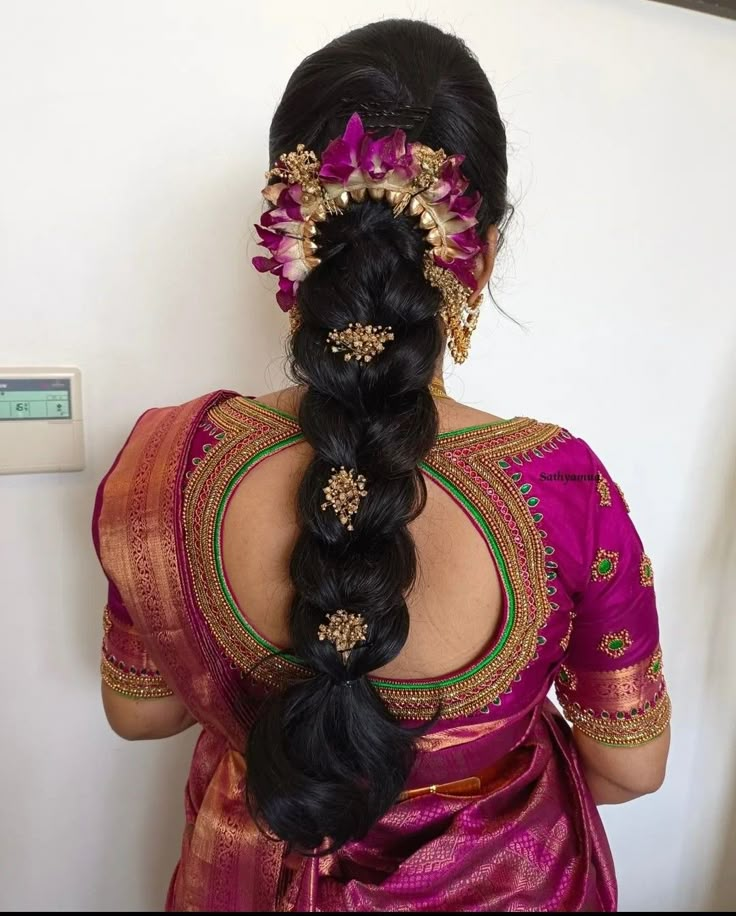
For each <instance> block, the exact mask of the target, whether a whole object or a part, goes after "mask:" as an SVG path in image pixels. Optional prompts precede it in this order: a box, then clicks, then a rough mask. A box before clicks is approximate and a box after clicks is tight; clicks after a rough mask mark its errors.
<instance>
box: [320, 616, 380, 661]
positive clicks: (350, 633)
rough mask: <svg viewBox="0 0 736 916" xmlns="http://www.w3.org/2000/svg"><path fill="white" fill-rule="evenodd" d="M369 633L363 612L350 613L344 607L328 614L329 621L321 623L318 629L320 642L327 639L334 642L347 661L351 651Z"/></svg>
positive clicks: (343, 658)
mask: <svg viewBox="0 0 736 916" xmlns="http://www.w3.org/2000/svg"><path fill="white" fill-rule="evenodd" d="M367 635H368V624H367V623H366V622H365V620H364V619H363V615H362V614H350V613H348V612H347V611H345V610H342V608H341V609H340V610H339V611H335V613H334V614H328V615H327V623H321V624H320V625H319V629H318V630H317V636H318V638H319V640H320V642H322V641H324V640H325V639H326V640H328V641H329V642H331V643H332V645H333V646H334V647H335V649H336V650H337V651H338V652H340V653H341V654H342V660H343V662H347V660H348V656H349V655H350V652H351V651H352V650H353V649H354V648H355V647H356V646H357V645H358V643H359V642H364V641H365V639H366V637H367Z"/></svg>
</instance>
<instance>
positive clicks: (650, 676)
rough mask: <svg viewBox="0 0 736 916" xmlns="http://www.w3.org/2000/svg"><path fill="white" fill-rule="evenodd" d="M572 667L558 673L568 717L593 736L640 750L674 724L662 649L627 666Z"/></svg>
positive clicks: (560, 689)
mask: <svg viewBox="0 0 736 916" xmlns="http://www.w3.org/2000/svg"><path fill="white" fill-rule="evenodd" d="M568 665H569V663H568V664H567V665H563V666H562V669H561V670H560V672H558V675H557V680H556V681H555V688H556V691H557V698H558V699H559V701H560V705H561V706H562V709H563V712H564V713H565V717H566V718H567V719H569V720H570V722H572V724H573V725H574V726H576V727H577V728H579V729H580V731H581V732H582V733H583V734H585V735H587V736H588V737H589V738H593V739H594V740H595V741H600V742H601V743H603V744H609V745H612V746H615V747H635V746H637V745H639V744H646V742H648V741H651V740H653V739H654V738H657V737H659V735H661V734H662V733H663V732H664V730H665V729H666V728H667V726H668V725H669V723H670V719H671V717H672V704H671V702H670V698H669V694H668V693H667V685H666V683H665V680H664V677H663V670H662V650H661V648H660V646H659V645H657V646H656V647H655V649H654V651H653V652H650V653H649V654H647V655H646V656H645V657H644V658H642V659H640V660H639V661H638V662H636V663H635V664H633V665H628V666H627V667H626V668H617V669H614V670H612V671H583V670H580V669H578V668H572V666H569V667H568ZM563 669H564V670H563Z"/></svg>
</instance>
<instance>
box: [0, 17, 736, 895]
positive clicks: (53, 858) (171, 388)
mask: <svg viewBox="0 0 736 916" xmlns="http://www.w3.org/2000/svg"><path fill="white" fill-rule="evenodd" d="M387 15H415V16H427V17H428V18H430V19H432V20H434V21H436V22H437V23H438V24H441V25H446V26H450V27H452V28H454V29H456V30H457V31H458V32H459V33H460V34H461V35H465V36H467V37H468V39H469V40H470V41H471V43H472V46H473V47H474V48H475V50H476V51H477V52H478V54H479V56H480V58H481V60H482V62H483V64H484V65H485V66H486V67H487V69H488V71H489V73H490V75H491V78H492V80H493V81H494V84H495V86H496V89H497V91H498V95H499V98H500V103H501V108H502V111H503V113H504V116H505V118H506V119H507V120H508V123H509V127H510V140H511V144H512V149H511V162H512V172H513V186H514V189H515V192H516V194H517V197H518V216H517V221H516V224H515V226H514V228H513V229H512V231H511V232H510V237H509V248H508V253H507V256H506V257H505V258H504V259H503V262H502V263H501V265H500V273H501V276H500V282H499V285H498V287H497V298H498V300H499V302H500V303H501V304H502V305H503V307H504V308H505V309H507V310H508V311H510V312H511V313H512V314H513V315H514V316H515V317H517V318H518V319H519V320H520V321H522V322H523V323H525V325H526V330H523V331H522V330H520V329H519V328H517V327H516V326H515V325H513V324H511V323H509V322H507V321H505V320H503V319H501V318H499V317H498V316H497V315H494V314H493V312H492V310H491V309H488V308H487V309H486V314H485V315H484V317H483V319H482V322H481V327H480V330H479V331H478V334H477V339H476V341H475V342H474V349H473V358H472V359H471V361H470V362H469V364H468V365H467V366H466V367H465V368H463V369H462V371H457V370H456V371H455V372H454V374H453V382H452V390H453V392H454V393H455V394H457V395H459V396H464V397H466V398H467V399H468V400H469V401H471V402H473V403H475V404H478V405H482V406H483V407H485V408H487V409H490V410H493V411H495V412H497V413H501V414H505V415H511V414H519V413H527V414H531V415H535V416H539V417H542V418H546V419H554V420H558V421H560V422H563V423H565V424H567V425H568V426H569V427H570V428H571V429H572V430H574V431H575V432H577V433H578V434H581V435H584V436H585V437H587V438H588V439H589V440H590V441H591V442H592V444H593V445H594V447H595V448H596V449H597V450H598V451H599V452H600V453H601V454H602V455H603V457H604V460H605V461H606V463H607V464H608V465H609V467H610V468H611V469H612V471H613V472H614V473H615V475H616V476H617V477H618V479H619V481H620V482H621V483H622V484H623V486H624V488H625V490H626V492H627V495H628V497H629V501H630V502H631V503H632V505H633V507H634V518H635V520H636V522H637V524H638V526H639V528H640V530H641V532H642V535H643V537H644V539H645V542H646V544H647V545H648V548H649V552H650V554H651V555H652V557H653V558H654V562H655V568H656V573H657V584H658V592H659V597H660V601H661V610H662V629H663V642H664V644H665V648H666V654H667V659H668V669H669V679H670V683H671V688H672V693H673V695H674V702H675V714H676V719H675V738H674V746H673V753H672V763H671V771H670V777H669V781H668V783H667V785H666V787H665V788H664V789H663V790H662V792H661V793H660V794H659V795H657V796H655V797H653V798H650V799H645V800H642V801H639V802H636V803H634V804H632V805H630V806H624V807H623V808H620V809H616V810H610V811H607V812H606V814H605V819H606V823H607V825H608V827H609V829H610V836H611V841H612V845H613V847H614V852H615V855H616V859H617V861H618V868H619V875H620V883H621V902H622V908H624V909H636V908H643V909H650V910H661V909H670V908H672V909H686V908H689V907H695V908H698V907H704V906H705V905H706V904H708V903H710V905H715V901H716V897H717V895H718V884H717V883H716V877H715V871H714V870H715V869H716V868H717V866H718V851H719V850H720V849H721V848H722V846H723V839H722V836H723V831H725V830H726V828H727V818H726V816H725V812H726V811H728V810H731V809H732V808H733V807H734V806H736V796H734V792H736V780H734V776H733V771H732V769H731V766H730V760H731V758H730V757H729V753H728V752H729V751H731V750H732V748H733V746H734V737H735V736H734V734H733V733H731V734H730V735H724V731H723V729H724V728H725V727H726V724H727V723H729V722H733V721H734V718H736V717H734V715H733V712H734V708H733V706H734V703H733V701H734V694H736V691H735V690H734V687H736V682H735V681H734V676H733V665H732V664H731V667H730V669H729V664H730V653H729V651H728V647H729V645H733V641H734V640H733V637H734V636H735V635H736V633H735V632H734V627H733V621H732V619H729V618H732V616H733V614H732V612H733V599H732V597H731V594H732V592H731V591H730V590H729V586H728V582H727V581H726V579H725V577H724V573H725V570H726V568H728V567H730V568H733V566H734V563H733V560H734V548H733V544H734V527H735V526H734V520H733V517H732V511H733V509H732V507H733V504H734V497H733V494H734V484H736V471H735V470H734V469H735V468H736V430H735V425H736V424H735V423H734V414H733V408H734V406H735V403H734V395H733V394H732V389H733V387H734V369H733V354H734V339H735V337H736V312H735V311H734V308H733V303H734V280H733V249H734V244H733V243H734V231H733V204H734V191H736V182H735V179H734V172H733V162H734V157H735V155H736V134H735V127H734V118H733V113H734V110H736V23H735V22H729V21H726V20H721V19H716V18H713V17H709V16H706V15H702V14H695V13H690V12H686V11H683V10H677V9H672V8H668V7H665V6H662V5H660V4H656V3H651V2H647V0H557V2H555V3H552V2H550V0H477V2H469V0H454V2H453V3H452V4H448V3H446V2H444V0H442V2H439V0H434V2H428V0H419V2H416V0H393V2H390V0H374V2H373V3H372V4H365V3H358V2H357V0H312V2H311V3H309V4H307V5H305V4H304V3H301V2H295V0H280V2H279V3H277V4H256V3H251V2H248V0H239V2H236V0H176V2H175V0H145V2H144V0H126V2H123V0H118V2H112V0H95V2H93V0H86V2H85V0H63V2H60V0H57V2H52V0H0V125H2V141H1V142H0V232H1V233H2V245H1V246H0V319H1V320H0V365H6V364H8V365H19V364H28V363H30V364H57V363H61V364H65V363H68V364H75V365H79V366H80V367H81V369H82V372H83V382H84V396H85V419H86V424H87V425H86V430H87V446H88V468H87V470H86V471H85V472H84V473H81V474H68V475H56V476H54V475H48V476H39V477H6V478H0V521H1V523H0V558H1V562H0V612H1V613H2V637H3V652H2V664H0V684H1V685H2V688H3V696H4V698H5V699H4V702H3V705H2V719H1V724H2V753H0V793H1V797H2V802H1V808H2V822H3V829H2V830H1V831H0V907H2V908H13V907H17V908H21V909H24V910H29V909H33V908H46V909H48V908H50V909H73V908H82V909H92V908H98V907H99V908H101V909H106V910H113V909H128V910H130V909H136V910H142V909H147V908H157V907H159V906H160V905H161V904H162V901H163V897H164V892H165V887H166V884H167V881H168V877H169V873H170V870H171V868H172V866H173V864H174V862H175V860H176V856H177V846H178V842H179V834H180V829H181V823H182V813H181V811H182V794H183V782H184V778H185V771H186V768H187V763H188V755H189V752H190V748H191V744H192V737H193V736H185V737H183V738H181V739H176V740H171V741H167V742H161V743H157V744H151V745H126V744H125V743H124V742H122V741H121V740H119V739H117V738H116V737H115V736H113V735H112V733H110V732H109V731H108V729H107V727H106V725H105V723H104V720H103V716H102V712H101V709H100V706H99V701H98V674H97V651H98V644H99V640H100V635H101V634H100V630H101V627H100V613H101V606H102V602H103V580H102V577H101V575H100V572H99V570H98V568H97V565H96V561H95V558H94V556H93V553H92V548H91V544H90V539H89V536H88V523H89V516H90V513H91V506H92V498H93V493H94V489H95V486H96V483H97V481H98V479H99V478H100V476H101V475H102V473H103V472H104V470H105V469H106V468H107V466H108V464H109V463H110V461H111V459H112V457H113V455H114V453H115V451H116V449H117V448H118V446H119V445H120V443H121V440H122V437H123V436H124V435H125V434H126V432H127V431H128V429H129V427H130V425H131V423H132V422H133V420H134V419H135V417H136V416H137V415H138V414H139V413H140V412H141V411H142V410H143V409H144V408H146V407H147V406H150V405H155V404H168V403H174V402H180V401H183V400H185V399H187V398H189V397H191V396H193V395H195V394H197V393H200V392H203V391H206V390H210V389H213V388H216V387H235V388H239V389H241V390H243V391H247V392H257V391H263V390H264V389H267V388H269V387H271V386H276V385H278V384H279V382H280V380H281V375H280V362H279V360H280V341H279V337H280V335H282V334H283V333H284V330H285V327H284V322H283V321H282V319H281V316H280V313H279V311H278V309H277V308H276V306H275V304H274V302H273V299H272V294H271V291H270V290H271V287H270V283H269V282H268V281H266V280H264V279H263V278H262V277H259V276H258V275H256V274H255V273H254V272H253V271H252V270H251V268H250V266H249V262H248V255H249V254H252V249H253V242H252V240H251V232H250V224H251V223H252V222H253V220H254V219H255V217H256V215H257V213H258V210H259V199H258V191H259V189H260V187H261V185H262V179H263V170H264V168H265V166H266V164H267V163H266V132H267V126H268V121H269V116H270V113H271V112H272V110H273V107H274V105H275V103H276V100H277V98H278V95H279V92H280V90H281V89H282V88H283V86H284V84H285V81H286V78H287V76H288V74H289V72H290V70H291V69H292V68H293V66H294V65H295V64H296V63H297V62H298V61H299V60H300V59H301V57H302V56H303V55H305V54H306V53H308V52H309V51H311V50H313V49H314V48H316V47H317V46H319V45H320V44H322V43H323V42H324V41H326V40H327V39H329V38H330V37H332V36H334V35H335V34H337V33H339V32H340V31H343V30H345V29H346V28H348V27H350V26H352V25H355V24H359V23H361V22H363V21H365V19H366V17H367V16H372V17H379V16H387ZM729 626H730V629H731V631H730V634H729V632H728V627H729ZM729 639H730V642H729ZM718 646H720V654H718V653H717V652H715V651H714V650H715V648H716V647H718ZM724 647H725V649H724ZM706 668H707V677H706V676H704V669H706ZM729 703H730V704H731V705H730V707H729ZM734 823H736V811H734V816H733V818H732V820H731V822H730V824H731V827H730V829H731V830H733V824H734ZM714 888H715V890H714ZM714 895H715V896H714ZM722 902H724V901H722ZM730 902H731V904H732V906H733V905H734V904H735V903H736V900H734V899H733V898H731V901H730Z"/></svg>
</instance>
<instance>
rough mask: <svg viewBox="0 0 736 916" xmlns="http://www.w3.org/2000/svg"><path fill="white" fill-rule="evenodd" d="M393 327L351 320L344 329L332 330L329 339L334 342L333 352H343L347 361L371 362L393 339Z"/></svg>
mask: <svg viewBox="0 0 736 916" xmlns="http://www.w3.org/2000/svg"><path fill="white" fill-rule="evenodd" d="M393 339H394V335H393V329H392V328H391V327H387V328H384V327H383V325H381V324H360V322H358V321H356V322H352V321H351V322H350V324H349V325H348V326H347V327H346V328H345V329H344V330H342V331H339V330H337V328H335V329H334V330H332V331H330V333H329V334H328V335H327V340H328V342H329V343H331V344H332V352H333V353H343V354H344V358H345V362H346V363H349V362H350V360H351V359H354V360H355V361H356V363H359V362H360V361H361V360H362V361H363V362H364V363H369V362H370V361H371V360H372V359H373V357H374V356H378V354H379V353H383V351H384V349H385V347H386V344H387V343H388V341H389V340H393Z"/></svg>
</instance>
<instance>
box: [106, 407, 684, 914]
mask: <svg viewBox="0 0 736 916" xmlns="http://www.w3.org/2000/svg"><path fill="white" fill-rule="evenodd" d="M298 441H301V433H300V430H299V427H298V425H297V423H296V420H295V419H294V418H293V417H290V416H288V415H285V414H283V413H280V412H279V411H276V410H274V409H272V408H268V407H266V406H264V405H261V404H258V403H257V402H255V401H252V400H250V399H247V398H243V397H239V396H235V395H232V394H231V393H228V392H216V393H214V394H212V395H208V396H205V397H202V398H199V399H197V400H195V401H192V402H190V403H188V404H185V405H182V406H181V407H175V408H164V409H154V410H151V411H148V412H147V413H146V414H144V415H143V417H141V419H140V420H139V421H138V423H137V424H136V426H135V428H134V430H133V432H132V433H131V435H130V437H129V439H128V441H127V443H126V444H125V446H124V448H123V450H122V451H121V453H120V455H119V456H118V458H117V460H116V462H115V464H114V465H113V467H112V469H111V470H110V472H109V473H108V474H107V476H106V477H105V479H104V480H103V482H102V484H101V485H100V489H99V493H98V498H97V503H96V507H95V516H94V522H93V533H94V539H95V544H96V547H97V550H98V553H99V556H100V560H101V563H102V566H103V569H104V571H105V573H106V575H107V578H108V580H109V594H108V602H107V607H106V609H105V635H104V641H103V657H102V674H103V678H104V680H105V682H106V683H107V684H108V685H109V686H111V687H112V688H113V689H115V690H117V691H119V692H120V693H122V694H124V695H126V696H133V697H139V698H141V699H145V698H148V697H161V696H166V695H168V694H170V693H176V694H177V695H178V696H179V697H180V698H181V699H182V700H183V701H184V702H185V704H186V705H187V707H188V708H189V710H190V711H191V712H192V714H193V715H194V716H195V717H196V718H197V720H198V721H199V722H200V723H201V725H202V733H201V736H200V739H199V742H198V744H197V747H196V750H195V753H194V758H193V761H192V767H191V772H190V777H189V780H188V784H187V790H186V815H187V826H186V830H185V834H184V839H183V844H182V854H181V859H180V862H179V865H178V867H177V870H176V872H175V874H174V877H173V879H172V882H171V888H170V892H169V898H168V901H167V908H168V909H169V910H176V911H183V910H195V911H210V912H212V911H272V910H277V911H287V912H294V911H296V912H311V911H344V910H357V911H362V910H366V911H368V910H378V911H403V910H425V911H430V912H439V911H476V910H478V911H488V910H497V911H514V910H518V911H560V912H572V911H613V910H615V909H616V881H615V875H614V869H613V863H612V860H611V855H610V850H609V848H608V843H607V841H606V837H605V834H604V831H603V828H602V824H601V821H600V818H599V816H598V812H597V810H596V808H595V806H594V804H593V802H592V799H591V797H590V793H589V790H588V788H587V786H586V783H585V780H584V777H583V775H582V772H581V769H580V766H579V763H578V759H577V756H576V753H575V749H574V746H573V743H572V740H571V732H570V728H569V726H568V725H567V723H566V722H565V721H564V720H563V718H562V717H561V716H560V714H559V713H558V712H557V711H556V709H555V707H554V706H553V705H552V704H551V703H550V702H549V700H548V699H547V693H548V692H549V690H550V688H551V687H552V685H553V684H554V685H555V687H556V689H557V695H558V699H559V701H560V704H561V706H562V708H563V710H564V711H565V714H566V716H567V718H568V719H570V720H571V721H572V722H573V723H574V724H575V726H576V727H578V728H579V729H580V730H581V731H583V732H584V733H585V734H587V735H589V736H590V737H592V738H594V739H596V740H599V741H603V742H605V743H607V744H613V745H620V746H631V745H636V744H639V743H642V742H644V741H647V740H650V739H651V738H653V737H655V736H656V735H658V734H660V733H661V732H662V731H663V730H664V729H665V728H666V726H667V723H668V721H669V715H670V705H669V699H668V696H667V692H666V687H665V684H664V680H663V675H662V661H661V652H660V650H659V645H658V626H657V616H656V606H655V600H654V589H653V576H652V569H651V562H650V561H649V559H648V557H647V556H646V554H645V553H644V551H643V549H642V546H641V542H640V540H639V538H638V535H637V533H636V530H635V529H634V527H633V525H632V523H631V520H630V518H629V515H628V507H627V506H626V503H625V501H624V499H623V495H622V494H621V493H620V491H619V490H618V488H617V487H616V485H615V484H613V482H612V481H611V479H610V476H609V475H608V472H607V471H606V470H605V468H604V467H603V465H602V464H601V463H600V461H599V460H598V458H597V457H596V456H595V455H594V454H593V453H592V452H591V450H590V449H589V447H588V446H587V445H586V444H585V443H584V442H583V441H582V440H580V439H576V438H575V437H573V436H572V435H571V434H570V433H568V432H567V431H566V430H564V429H561V428H560V427H559V426H555V425H553V424H544V423H538V422H537V421H534V420H529V419H526V418H516V419H514V420H511V421H507V422H505V423H500V424H495V425H492V426H481V427H472V428H469V429H466V430H459V431H457V432H454V433H446V434H442V435H441V436H440V437H438V440H437V445H436V447H435V449H434V450H433V451H432V453H431V454H430V455H429V456H428V458H427V461H426V462H425V463H424V464H423V465H422V470H423V472H424V473H425V474H426V476H427V479H428V480H430V481H432V482H433V483H434V484H436V485H437V486H440V487H442V488H444V489H445V490H446V492H447V493H448V494H450V495H451V496H452V497H453V498H454V499H456V500H457V502H458V504H459V505H460V506H462V508H463V509H464V510H465V512H466V513H467V516H468V519H469V521H470V522H471V523H472V524H474V525H475V526H476V528H477V529H478V533H479V536H481V537H483V538H484V539H485V540H486V542H487V544H488V550H489V561H490V562H493V563H494V564H495V566H496V569H497V571H498V575H499V578H500V581H501V583H502V586H503V590H504V595H505V609H504V616H503V619H502V621H501V625H500V628H499V632H498V633H497V634H496V636H495V638H494V640H493V642H492V644H491V645H490V646H489V647H488V648H487V650H486V651H485V652H484V653H483V655H482V656H481V657H480V658H479V659H478V660H477V661H476V662H475V663H474V664H473V665H471V666H469V667H468V668H467V669H464V670H462V671H458V672H453V673H452V674H450V675H447V676H445V677H443V678H435V679H432V680H430V681H427V682H417V681H391V680H388V681H380V680H375V681H374V686H375V687H376V689H377V690H378V691H379V693H380V694H381V696H382V698H383V700H384V702H385V703H386V704H387V706H388V707H389V708H390V709H391V710H392V712H394V714H395V715H397V716H398V717H399V718H401V719H402V720H404V721H406V722H407V724H417V723H423V722H427V721H430V720H431V719H432V717H433V716H434V714H435V712H436V711H437V709H438V708H439V710H440V716H439V718H438V720H437V721H436V722H435V723H434V724H433V725H432V726H431V728H430V729H429V731H428V732H427V733H426V735H425V737H423V738H422V739H421V740H420V742H419V750H418V754H417V759H416V763H415V765H414V768H413V770H412V772H411V774H410V778H409V781H408V783H407V786H406V790H405V792H404V793H403V795H402V796H401V798H400V799H399V800H398V801H397V803H396V804H395V805H394V807H393V808H392V809H391V810H390V811H389V812H388V813H387V814H386V815H385V816H384V817H383V818H382V819H381V820H380V821H379V822H378V823H377V824H376V825H375V826H374V827H373V829H372V830H371V831H370V832H369V834H368V835H367V836H366V837H364V838H363V839H362V840H360V841H356V842H352V843H350V844H348V845H346V846H344V847H343V848H342V849H340V850H339V851H338V852H336V853H333V854H329V855H323V856H314V857H300V856H297V855H295V854H293V853H290V852H289V850H288V849H287V848H286V847H285V845H284V844H283V843H280V842H277V841H275V840H273V839H271V838H269V837H267V836H266V835H264V834H263V833H261V832H260V831H259V830H258V829H257V827H256V826H255V824H254V823H253V820H252V819H251V817H250V816H249V813H248V811H247V808H246V806H245V804H244V800H243V798H244V794H243V787H244V784H245V781H246V780H247V773H246V772H245V763H244V758H243V754H242V750H243V748H244V746H245V741H246V736H247V732H248V728H249V725H250V723H251V722H252V721H253V717H254V715H255V714H256V712H257V708H258V704H259V702H260V700H261V699H262V697H263V696H264V695H265V693H266V692H267V691H269V690H274V689H279V685H280V684H283V683H284V681H285V679H287V678H293V677H308V676H309V672H308V671H306V670H305V669H304V668H303V666H301V664H300V663H299V660H298V659H296V658H293V657H292V656H290V655H289V653H288V650H279V649H277V647H274V646H272V645H270V644H269V643H268V642H267V641H266V640H265V639H264V638H263V637H262V636H261V635H260V634H258V633H257V632H256V631H255V630H254V628H253V627H252V626H251V625H250V623H249V622H248V620H247V617H246V616H245V614H244V613H243V611H242V609H241V608H239V607H238V606H237V604H236V603H235V601H234V598H233V596H232V593H231V592H230V589H229V584H228V581H227V576H226V574H225V571H224V569H223V568H222V563H221V557H220V550H219V543H220V541H219V539H220V534H221V528H222V520H223V518H224V515H225V513H226V511H227V503H228V500H229V498H230V496H231V494H232V492H233V491H234V489H235V487H237V484H238V483H239V481H240V480H242V479H243V477H244V475H245V474H247V473H249V472H250V470H251V469H252V468H253V467H255V466H256V465H257V464H258V463H259V462H261V461H264V460H267V459H268V457H269V456H270V455H272V454H275V453H276V452H277V451H279V450H280V449H283V448H288V447H289V446H290V445H292V444H294V443H295V442H298Z"/></svg>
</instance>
